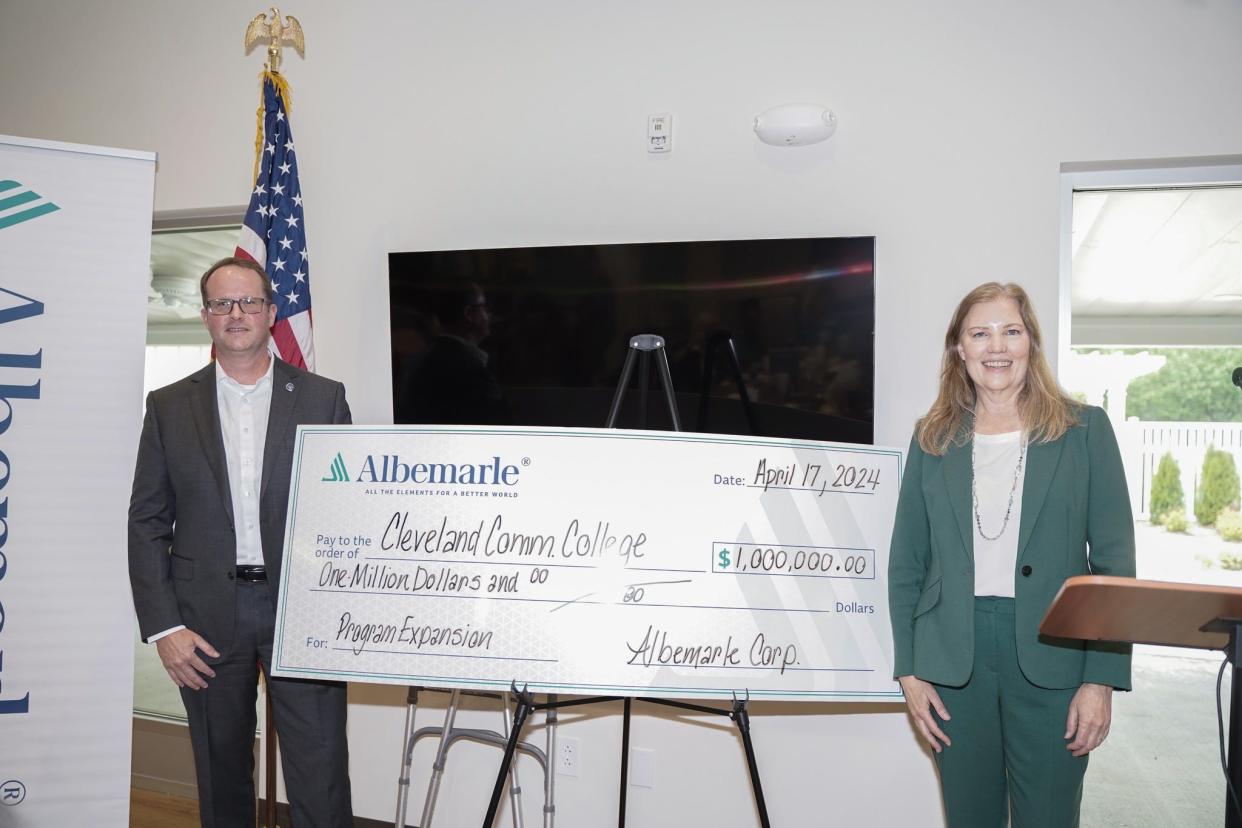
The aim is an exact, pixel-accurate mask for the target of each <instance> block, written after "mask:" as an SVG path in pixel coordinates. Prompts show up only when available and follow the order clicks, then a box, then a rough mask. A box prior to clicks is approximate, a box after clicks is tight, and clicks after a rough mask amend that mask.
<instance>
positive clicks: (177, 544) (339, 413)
mask: <svg viewBox="0 0 1242 828" xmlns="http://www.w3.org/2000/svg"><path fill="white" fill-rule="evenodd" d="M349 422H350V416H349V405H348V403H346V402H345V387H344V386H343V385H341V384H340V383H339V382H335V381H333V380H330V379H325V378H324V377H320V376H316V375H315V374H308V373H306V372H305V371H301V370H298V369H297V368H294V367H293V366H291V365H289V364H287V363H285V362H281V361H280V360H276V364H275V366H274V367H273V369H272V406H271V410H270V413H269V415H268V425H267V438H266V443H265V447H264V452H263V475H262V483H261V485H260V490H259V522H260V534H261V536H262V540H263V559H264V563H265V564H266V566H267V570H268V579H269V581H270V582H271V583H272V584H273V586H275V585H278V584H279V583H280V564H281V555H282V553H283V547H284V533H285V513H286V510H287V508H288V501H289V477H290V475H291V473H292V463H293V444H294V437H295V435H296V433H297V426H298V425H299V424H305V425H316V424H340V423H349ZM236 564H237V542H236V535H235V533H234V529H233V500H232V496H231V494H230V492H229V476H228V469H227V467H226V463H225V458H224V440H223V437H222V436H221V431H220V415H219V409H218V408H217V405H216V374H215V365H214V364H209V365H208V366H207V367H205V368H203V369H202V370H199V371H196V372H195V373H193V374H191V375H190V376H188V377H186V378H185V379H183V380H179V381H178V382H175V383H173V384H172V385H167V386H165V387H163V388H160V389H157V390H155V391H152V392H151V393H150V394H149V395H148V396H147V413H146V419H145V420H144V422H143V425H142V437H141V439H140V440H139V443H138V462H137V466H136V468H135V470H134V488H133V494H132V495H131V497H130V503H129V578H130V584H131V585H132V587H133V591H134V608H135V610H136V612H137V614H138V627H139V630H140V632H141V634H142V639H143V640H144V641H146V640H147V637H148V636H151V635H154V634H156V633H158V632H162V631H163V630H167V629H169V628H170V627H175V626H177V625H178V624H184V625H185V626H186V627H188V628H189V629H191V630H193V631H194V632H196V633H198V634H199V635H201V636H203V637H204V638H205V639H207V641H208V642H210V643H211V645H212V646H214V647H215V648H216V649H217V650H219V651H220V654H221V656H222V657H223V656H224V655H226V654H227V653H228V651H229V649H230V648H231V647H232V644H233V619H234V609H235V604H236V581H235V574H234V568H235V566H236Z"/></svg>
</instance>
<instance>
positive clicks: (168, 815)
mask: <svg viewBox="0 0 1242 828" xmlns="http://www.w3.org/2000/svg"><path fill="white" fill-rule="evenodd" d="M129 828H198V801H197V800H193V799H183V798H181V797H179V796H170V795H169V794H162V793H154V792H152V791H143V790H139V789H138V788H131V789H130V796H129Z"/></svg>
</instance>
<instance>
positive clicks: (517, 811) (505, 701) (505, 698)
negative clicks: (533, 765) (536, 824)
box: [500, 693, 522, 828]
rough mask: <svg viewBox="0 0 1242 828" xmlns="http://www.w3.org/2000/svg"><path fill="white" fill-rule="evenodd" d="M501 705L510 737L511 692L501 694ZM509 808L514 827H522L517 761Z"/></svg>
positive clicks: (507, 735) (514, 765) (505, 733)
mask: <svg viewBox="0 0 1242 828" xmlns="http://www.w3.org/2000/svg"><path fill="white" fill-rule="evenodd" d="M500 705H501V707H502V708H503V712H502V714H501V715H502V716H503V717H504V727H505V730H504V736H505V738H506V739H508V738H509V694H508V693H501V694H500ZM509 809H510V810H511V811H512V814H511V815H512V817H513V828H522V783H521V782H519V781H518V767H517V763H516V762H514V763H513V784H512V785H511V786H510V787H509Z"/></svg>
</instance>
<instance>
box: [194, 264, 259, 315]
mask: <svg viewBox="0 0 1242 828" xmlns="http://www.w3.org/2000/svg"><path fill="white" fill-rule="evenodd" d="M230 265H232V266H233V267H241V268H245V269H246V270H253V271H254V272H255V274H257V275H258V277H259V281H260V282H262V283H263V298H264V299H266V300H267V303H268V304H269V305H274V304H276V291H274V290H272V280H271V279H269V278H267V271H265V270H264V269H263V268H262V267H261V266H260V265H259V264H258V262H254V261H251V260H250V259H247V258H245V257H243V256H225V257H224V258H223V259H221V260H220V261H218V262H216V263H215V264H213V265H212V266H211V267H209V268H207V272H206V273H204V274H203V278H202V279H200V280H199V282H198V292H199V293H201V294H202V295H203V304H204V305H206V304H207V280H208V279H210V278H211V274H213V273H215V272H216V271H217V270H219V269H220V268H222V267H229V266H230Z"/></svg>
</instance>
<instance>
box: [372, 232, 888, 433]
mask: <svg viewBox="0 0 1242 828" xmlns="http://www.w3.org/2000/svg"><path fill="white" fill-rule="evenodd" d="M388 261H389V307H390V314H391V320H390V321H391V326H392V327H391V330H392V375H393V401H394V402H393V409H394V410H393V420H394V422H396V423H453V424H464V423H488V424H513V425H534V426H594V427H600V426H604V425H606V424H607V421H608V418H609V414H610V410H611V404H612V402H613V398H614V395H615V392H616V390H617V386H618V381H619V379H620V377H621V371H622V366H623V365H624V363H625V361H626V356H627V352H628V351H629V342H630V338H631V337H632V336H635V335H637V334H656V335H658V336H661V337H663V339H664V342H665V347H664V351H665V353H666V354H667V359H668V365H669V369H670V376H671V379H672V387H673V391H674V398H675V401H676V406H677V411H678V413H679V414H680V420H681V427H682V428H683V429H684V430H687V431H709V432H713V433H722V434H751V433H758V434H761V435H763V436H769V437H792V438H799V439H817V440H835V441H841V442H853V443H870V442H871V441H872V422H873V414H872V405H873V399H874V385H875V371H874V329H875V276H874V273H875V268H874V264H875V240H874V238H871V237H861V238H825V239H754V240H732V241H693V242H658V243H634V244H601V245H577V246H562V247H524V248H498V249H482V250H435V251H421V252H409V253H392V254H390V255H389V259H388ZM730 345H731V346H732V347H730ZM733 355H735V357H736V358H733ZM709 357H710V359H709ZM654 359H656V357H639V358H637V359H636V360H635V364H636V366H637V367H636V368H635V370H634V371H633V375H632V378H631V379H630V382H629V390H628V391H627V392H626V394H625V397H624V404H623V405H622V406H621V408H620V409H619V410H618V412H619V413H618V416H617V418H616V422H615V423H614V424H615V425H616V426H618V427H627V428H640V427H641V428H654V429H669V428H671V427H672V422H671V417H670V415H669V412H668V406H667V404H666V401H667V397H666V395H665V392H664V391H663V389H662V386H661V384H660V382H659V376H660V371H659V366H658V364H656V363H655V362H654V361H652V360H654ZM644 362H646V363H648V365H647V370H646V371H644V370H643V369H644V366H643V363H644ZM644 373H645V374H646V375H647V379H648V387H649V389H650V390H649V391H648V393H647V395H646V400H645V402H646V405H645V406H642V405H641V403H643V402H644V400H643V395H642V393H641V391H640V387H639V380H640V379H642V375H643V374H644ZM747 401H748V402H747Z"/></svg>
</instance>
